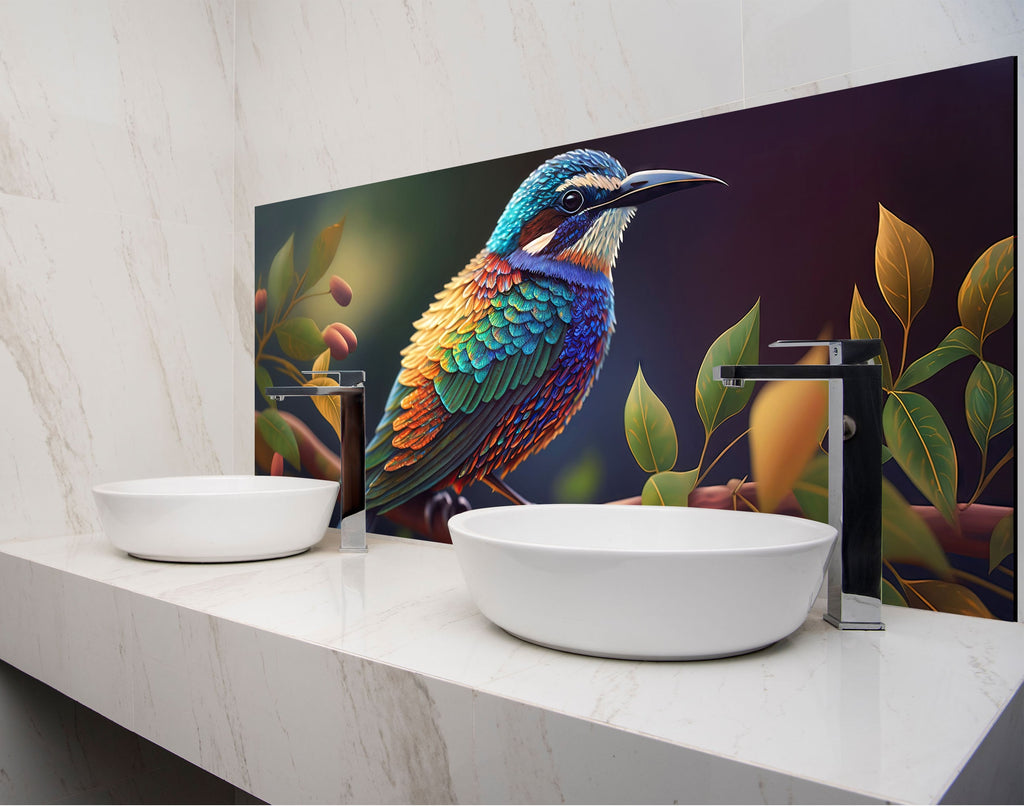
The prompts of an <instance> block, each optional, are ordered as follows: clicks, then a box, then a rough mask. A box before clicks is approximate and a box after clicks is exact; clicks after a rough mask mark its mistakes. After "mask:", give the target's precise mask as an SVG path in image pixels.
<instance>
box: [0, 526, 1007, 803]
mask: <svg viewBox="0 0 1024 806" xmlns="http://www.w3.org/2000/svg"><path fill="white" fill-rule="evenodd" d="M337 545H338V537H337V535H336V534H330V533H329V534H328V537H327V538H325V540H324V541H323V542H322V543H321V544H320V545H318V546H316V547H314V549H313V550H311V551H309V552H307V553H305V554H301V555H297V556H293V557H288V558H284V559H279V560H272V561H264V562H248V563H229V564H220V565H187V564H174V563H157V562H148V561H143V560H137V559H134V558H132V557H129V556H127V555H125V554H124V553H123V552H121V551H119V550H117V549H115V548H114V547H113V546H112V545H111V544H110V543H109V542H108V541H107V540H106V538H105V537H104V536H103V535H101V534H96V535H86V536H75V537H66V538H52V539H39V540H27V541H13V542H7V543H3V544H0V658H2V659H3V660H5V661H7V662H8V663H11V664H12V665H14V666H16V667H18V668H20V669H22V670H23V671H25V672H27V673H28V674H30V675H32V676H34V677H36V678H38V679H39V680H41V681H43V682H44V683H47V684H48V685H50V686H52V687H54V688H56V689H58V690H59V691H61V692H63V693H65V694H67V695H68V696H70V697H72V698H74V699H75V700H78V701H79V702H81V703H83V704H84V705H86V706H88V707H89V708H92V709H94V710H95V711H98V712H99V713H101V714H103V715H104V716H107V717H109V718H110V719H112V720H114V721H116V722H118V723H120V724H121V725H123V726H125V727H126V728H129V729H130V730H133V731H135V732H136V733H138V734H140V735H141V736H144V737H145V738H147V739H150V740H152V741H153V742H156V743H157V744H159V745H161V746H163V747H165V748H167V749H168V750H170V751H172V752H174V753H176V754H178V755H180V756H182V757H184V758H186V759H187V760H189V761H191V762H193V763H195V764H198V765H200V766H201V767H203V768H205V769H207V770H209V771H210V772H212V773H214V774H215V775H218V776H220V777H222V778H224V779H226V780H227V781H229V782H231V783H232V784H234V785H236V786H238V787H240V788H242V789H244V790H246V791H248V792H251V793H252V794H253V795H255V796H257V797H259V798H261V799H263V800H267V801H270V802H275V801H285V802H292V803H300V802H330V803H338V802H359V803H383V802H412V803H415V802H424V801H430V802H479V803H487V802H513V803H519V802H522V803H531V802H544V803H550V802H560V801H565V802H587V803H601V802H607V803H629V802H645V803H656V802H679V803H685V802H701V803H711V802H769V803H772V802H814V803H828V802H884V801H892V802H917V803H920V802H937V801H942V800H947V801H950V802H958V801H959V802H1021V801H1022V800H1024V689H1022V684H1024V625H1021V624H1016V623H1014V624H1011V623H1005V622H993V621H985V620H981V619H974V618H968V617H963V616H953V615H946V614H939V613H926V612H922V611H916V610H908V609H905V608H895V607H884V608H883V620H884V622H885V624H886V630H885V631H883V632H842V631H839V630H836V629H834V628H832V627H830V626H829V625H827V624H826V623H825V622H824V621H823V620H822V612H821V609H820V608H819V607H815V609H814V610H812V612H811V615H810V616H809V617H808V619H807V621H806V623H805V624H804V626H803V627H802V628H801V629H800V630H798V631H797V632H796V633H794V634H793V635H792V636H790V637H789V638H786V639H784V640H782V641H781V642H779V643H777V644H775V645H773V646H771V647H769V648H767V649H765V650H762V651H760V652H755V653H752V654H749V655H743V656H739V657H734V658H729V659H722V660H711V661H696V662H639V661H622V660H602V659H598V658H590V657H583V656H577V655H572V654H567V653H563V652H559V651H556V650H550V649H544V648H541V647H538V646H534V645H532V644H528V643H525V642H523V641H521V640H519V639H516V638H513V637H511V636H509V635H507V634H506V633H504V632H502V631H501V630H500V629H498V628H497V627H495V626H493V625H492V624H491V623H490V622H488V621H487V620H486V619H485V618H484V617H483V616H482V615H480V613H479V611H477V609H476V608H475V606H474V605H473V603H472V601H471V599H470V597H469V593H468V591H467V589H466V586H465V583H464V581H463V578H462V574H461V572H460V569H459V567H458V563H457V562H456V557H455V554H454V552H453V550H452V548H451V547H450V546H444V545H437V544H429V543H421V542H416V541H411V540H404V539H399V538H389V537H373V536H371V537H370V540H369V551H368V553H366V554H340V553H339V552H338V551H337ZM727 593H728V592H727V591H724V592H723V594H724V595H727ZM713 606H714V603H713V602H709V603H708V607H713ZM678 617H679V618H680V619H692V618H700V617H701V614H700V613H680V614H678Z"/></svg>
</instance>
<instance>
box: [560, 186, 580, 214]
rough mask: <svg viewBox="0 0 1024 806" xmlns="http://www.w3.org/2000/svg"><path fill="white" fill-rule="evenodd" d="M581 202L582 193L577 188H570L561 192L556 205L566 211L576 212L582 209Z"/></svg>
mask: <svg viewBox="0 0 1024 806" xmlns="http://www.w3.org/2000/svg"><path fill="white" fill-rule="evenodd" d="M583 202H584V198H583V194H582V193H580V192H579V191H578V190H575V189H570V190H567V191H565V193H563V194H562V198H560V199H559V200H558V206H559V207H561V208H562V209H563V210H565V212H567V213H578V212H579V211H580V210H582V209H583Z"/></svg>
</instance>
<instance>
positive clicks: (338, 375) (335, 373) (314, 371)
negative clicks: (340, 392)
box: [302, 369, 341, 386]
mask: <svg viewBox="0 0 1024 806" xmlns="http://www.w3.org/2000/svg"><path fill="white" fill-rule="evenodd" d="M302 374H303V375H309V376H310V377H313V376H314V375H332V376H334V380H336V381H337V382H338V386H341V370H340V369H304V370H302Z"/></svg>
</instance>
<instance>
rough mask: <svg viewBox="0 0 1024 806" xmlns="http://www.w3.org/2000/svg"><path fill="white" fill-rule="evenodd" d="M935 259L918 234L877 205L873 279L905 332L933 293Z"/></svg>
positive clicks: (926, 242)
mask: <svg viewBox="0 0 1024 806" xmlns="http://www.w3.org/2000/svg"><path fill="white" fill-rule="evenodd" d="M934 273H935V259H934V257H932V248H931V247H930V246H929V245H928V241H926V240H925V239H924V237H923V236H922V235H921V233H920V232H918V231H917V230H916V229H914V228H913V227H912V226H910V225H909V224H907V223H905V222H903V221H901V220H900V219H899V218H897V217H896V216H894V215H893V214H892V213H890V212H889V211H888V210H886V209H885V208H884V207H883V206H882V205H878V237H877V239H876V241H875V277H876V278H877V280H878V287H879V289H880V290H881V292H882V296H883V297H885V301H886V304H888V306H889V308H890V309H892V312H893V313H894V314H896V318H897V319H899V320H900V323H901V324H902V325H903V328H904V330H908V329H909V328H910V323H911V322H913V321H914V317H915V316H917V314H918V313H920V311H921V309H922V308H923V307H924V304H925V303H926V302H927V301H928V297H929V295H930V294H931V291H932V277H933V275H934Z"/></svg>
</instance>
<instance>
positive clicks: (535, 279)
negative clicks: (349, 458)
mask: <svg viewBox="0 0 1024 806" xmlns="http://www.w3.org/2000/svg"><path fill="white" fill-rule="evenodd" d="M708 182H721V180H720V179H715V178H714V177H711V176H705V175H703V174H695V173H687V172H683V171H641V172H639V173H635V174H631V175H629V176H627V175H626V172H625V170H624V169H623V167H622V166H621V165H620V164H619V162H618V161H617V160H615V159H614V158H612V157H611V156H609V155H608V154H605V153H603V152H601V151H592V150H588V149H579V150H576V151H570V152H568V153H565V154H559V155H558V156H556V157H553V158H551V159H549V160H548V161H547V162H545V163H543V164H542V165H541V166H540V167H538V168H537V169H536V170H535V171H534V172H533V173H531V174H530V176H529V177H527V179H526V180H525V181H524V182H523V184H522V185H520V186H519V189H518V190H516V192H515V193H514V194H513V195H512V198H511V200H510V201H509V203H508V206H507V207H506V208H505V211H504V212H503V213H502V215H501V217H500V218H499V219H498V223H497V225H496V226H495V228H494V232H493V233H492V234H491V237H490V239H489V240H488V241H487V244H486V246H485V247H484V249H483V250H482V251H481V252H480V253H479V254H478V255H477V256H476V257H474V258H473V259H472V260H471V261H470V262H469V264H468V265H467V266H466V267H465V268H464V269H463V270H462V271H460V272H459V273H458V274H456V275H455V276H454V277H453V278H452V279H451V281H450V282H448V284H447V285H446V286H445V287H444V290H442V291H441V292H440V293H439V294H437V295H436V297H435V301H434V302H433V303H431V305H430V307H429V308H428V309H427V311H426V312H425V313H424V314H423V316H422V317H421V318H420V319H419V321H417V322H416V323H415V324H414V325H413V327H414V328H415V332H414V333H413V336H412V339H411V341H410V342H409V344H408V346H407V347H405V349H404V350H402V364H401V366H402V368H401V371H400V372H399V374H398V378H397V379H396V380H395V384H394V386H393V388H392V390H391V395H390V397H389V398H388V401H387V404H386V405H385V410H384V415H383V417H382V418H381V421H380V424H379V425H378V426H377V431H376V434H375V435H374V438H373V440H372V441H371V443H370V445H369V446H368V448H367V457H366V467H367V479H368V490H367V507H368V508H369V509H375V510H377V511H379V512H386V511H388V510H390V509H392V508H394V507H396V506H399V505H400V504H402V503H404V502H406V501H408V500H409V499H410V498H412V497H413V496H415V495H418V494H419V493H422V492H426V491H431V490H442V489H444V488H446V487H452V488H454V490H455V491H456V493H461V491H462V489H463V488H464V487H465V486H466V485H467V484H470V483H471V482H475V481H483V482H484V483H485V484H487V485H488V486H489V487H491V488H492V489H493V490H495V491H496V492H498V493H501V494H502V495H504V496H505V497H506V498H509V499H510V500H512V501H514V502H516V503H526V502H525V499H523V498H522V497H521V496H520V495H519V494H518V493H516V492H515V491H514V490H513V489H512V488H511V487H509V486H508V484H506V483H505V481H504V477H505V475H506V474H508V473H510V472H511V471H513V470H515V468H516V467H517V466H518V465H519V464H520V463H521V462H522V461H523V460H524V459H526V457H527V456H530V455H531V454H533V453H536V452H537V451H539V450H541V449H542V448H544V447H545V446H547V445H548V444H549V443H550V442H551V440H553V439H554V438H555V437H556V436H558V435H559V434H560V433H561V432H562V431H563V430H564V429H565V426H566V424H567V423H568V422H569V420H570V419H571V418H572V416H573V415H574V414H576V412H577V411H579V410H580V407H581V406H582V405H583V401H584V400H585V399H586V397H587V394H588V393H589V392H590V389H591V387H592V386H593V384H594V381H595V380H596V379H597V375H598V373H599V372H600V370H601V365H602V364H603V363H604V358H605V355H606V354H607V353H608V346H609V343H610V341H611V337H612V332H613V331H614V329H615V311H614V294H613V288H612V269H613V267H614V266H615V259H616V257H617V255H618V252H619V244H620V243H621V240H622V235H623V232H624V231H625V229H626V226H627V225H628V224H629V222H630V220H631V219H632V218H633V215H634V213H635V212H636V209H637V205H639V204H641V203H643V202H646V201H649V200H651V199H654V198H657V197H658V196H663V195H665V194H667V193H672V192H674V191H677V190H682V189H683V188H688V187H694V186H696V185H700V184H705V183H708ZM722 184H724V183H722Z"/></svg>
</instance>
